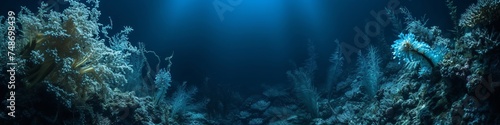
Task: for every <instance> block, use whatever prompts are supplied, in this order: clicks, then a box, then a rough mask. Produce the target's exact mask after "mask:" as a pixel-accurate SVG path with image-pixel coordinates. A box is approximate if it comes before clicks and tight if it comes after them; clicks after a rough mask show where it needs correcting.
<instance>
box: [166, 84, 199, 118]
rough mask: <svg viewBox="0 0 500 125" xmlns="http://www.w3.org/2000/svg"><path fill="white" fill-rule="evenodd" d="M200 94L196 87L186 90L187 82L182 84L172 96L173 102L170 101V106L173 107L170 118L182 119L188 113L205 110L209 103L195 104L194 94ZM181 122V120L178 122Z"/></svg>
mask: <svg viewBox="0 0 500 125" xmlns="http://www.w3.org/2000/svg"><path fill="white" fill-rule="evenodd" d="M196 92H198V89H197V88H196V87H193V88H190V89H186V82H184V83H182V85H181V86H179V87H178V88H177V91H175V92H174V94H173V95H172V98H171V100H169V104H170V105H171V109H170V114H171V115H170V116H169V117H170V118H182V116H183V115H185V114H186V113H188V112H194V111H197V110H200V109H201V108H204V107H205V105H206V104H207V103H208V100H207V101H201V102H197V103H196V102H194V101H195V100H194V98H193V96H194V94H196ZM178 121H181V120H178Z"/></svg>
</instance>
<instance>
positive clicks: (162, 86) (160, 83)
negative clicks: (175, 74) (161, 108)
mask: <svg viewBox="0 0 500 125" xmlns="http://www.w3.org/2000/svg"><path fill="white" fill-rule="evenodd" d="M171 81H172V80H171V76H170V71H166V70H165V69H160V72H158V74H156V78H155V85H156V86H157V87H158V88H159V89H158V92H157V94H156V96H155V104H158V102H159V101H160V100H161V99H163V98H164V96H165V94H166V93H167V89H168V87H170V82H171Z"/></svg>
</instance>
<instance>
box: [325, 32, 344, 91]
mask: <svg viewBox="0 0 500 125" xmlns="http://www.w3.org/2000/svg"><path fill="white" fill-rule="evenodd" d="M335 43H337V48H336V49H335V51H334V52H333V53H332V54H331V56H330V59H329V61H330V63H331V65H330V67H328V71H327V77H326V88H327V90H328V91H331V90H334V89H333V87H334V83H335V82H337V80H338V78H339V76H340V75H341V74H342V66H343V63H344V57H342V55H341V52H340V50H341V48H340V42H339V40H335Z"/></svg>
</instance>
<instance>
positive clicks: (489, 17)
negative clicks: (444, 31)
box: [458, 0, 500, 28]
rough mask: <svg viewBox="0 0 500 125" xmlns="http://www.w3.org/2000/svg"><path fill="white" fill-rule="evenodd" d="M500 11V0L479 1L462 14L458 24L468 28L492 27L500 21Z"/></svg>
mask: <svg viewBox="0 0 500 125" xmlns="http://www.w3.org/2000/svg"><path fill="white" fill-rule="evenodd" d="M498 10H500V0H478V1H477V3H475V4H472V5H471V6H469V8H468V9H467V10H466V11H465V12H464V13H463V14H462V17H461V18H460V20H459V23H458V24H459V26H461V27H466V28H474V27H476V26H478V25H479V26H488V25H492V23H494V22H496V21H498V19H500V11H498ZM493 25H496V24H493Z"/></svg>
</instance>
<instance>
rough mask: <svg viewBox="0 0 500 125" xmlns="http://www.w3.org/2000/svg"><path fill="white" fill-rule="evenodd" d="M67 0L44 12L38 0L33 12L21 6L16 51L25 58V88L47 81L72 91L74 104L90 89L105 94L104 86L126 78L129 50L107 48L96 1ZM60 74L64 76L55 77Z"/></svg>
mask: <svg viewBox="0 0 500 125" xmlns="http://www.w3.org/2000/svg"><path fill="white" fill-rule="evenodd" d="M68 2H69V3H70V6H69V7H68V8H67V9H65V10H64V11H63V12H56V11H50V12H48V11H47V9H46V8H47V4H42V6H41V7H40V8H39V10H38V13H37V14H34V13H32V12H31V11H29V10H28V9H27V8H22V10H21V12H19V14H18V21H19V27H22V28H20V29H19V30H20V32H21V38H20V39H19V45H20V46H21V47H19V48H23V49H20V52H19V53H20V55H21V58H22V59H23V60H27V61H25V66H26V67H25V68H26V69H27V74H28V75H27V76H26V78H25V81H24V82H25V83H26V84H27V85H26V86H27V87H28V88H33V89H36V88H37V87H39V85H40V84H41V82H42V81H47V83H48V84H53V85H56V86H59V87H60V88H61V89H63V90H64V91H67V92H69V93H75V94H77V96H76V97H75V98H76V99H74V101H76V102H78V103H73V104H76V105H80V104H82V103H84V102H85V101H86V100H88V99H89V98H91V96H94V95H93V94H95V95H97V96H99V97H101V98H103V97H105V96H107V95H108V91H109V89H108V86H113V85H116V84H118V83H127V79H126V77H125V75H124V74H125V72H126V71H130V70H132V69H131V68H130V65H129V64H128V62H127V61H125V60H124V59H125V58H127V57H128V56H129V55H130V53H129V52H124V51H121V50H113V49H111V48H109V47H107V46H106V45H105V44H104V40H103V39H100V38H99V31H100V30H99V27H100V26H101V25H102V24H100V23H98V22H97V21H98V17H99V15H100V12H99V11H98V10H97V8H98V3H99V1H91V2H93V3H95V4H96V6H92V8H90V7H87V6H86V5H85V4H83V3H79V2H76V1H73V0H68ZM128 31H129V29H127V28H126V29H125V30H124V32H128ZM127 42H128V41H127ZM127 48H130V49H128V50H130V51H132V50H134V49H133V48H131V47H130V46H129V47H127ZM33 59H34V60H33ZM61 74H65V75H66V77H60V75H61Z"/></svg>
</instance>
